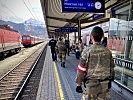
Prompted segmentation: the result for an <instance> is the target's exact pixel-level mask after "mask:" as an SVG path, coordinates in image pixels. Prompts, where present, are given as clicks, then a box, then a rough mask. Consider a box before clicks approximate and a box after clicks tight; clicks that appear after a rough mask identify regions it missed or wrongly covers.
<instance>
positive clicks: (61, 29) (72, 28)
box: [55, 27, 78, 32]
mask: <svg viewBox="0 0 133 100" xmlns="http://www.w3.org/2000/svg"><path fill="white" fill-rule="evenodd" d="M77 31H78V28H77V27H61V28H59V29H55V32H77Z"/></svg>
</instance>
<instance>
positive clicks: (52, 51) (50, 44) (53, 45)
mask: <svg viewBox="0 0 133 100" xmlns="http://www.w3.org/2000/svg"><path fill="white" fill-rule="evenodd" d="M56 43H57V41H56V40H54V38H53V37H52V39H51V40H50V41H49V46H50V48H51V53H52V59H53V61H56V60H57V55H56V50H55V46H56Z"/></svg>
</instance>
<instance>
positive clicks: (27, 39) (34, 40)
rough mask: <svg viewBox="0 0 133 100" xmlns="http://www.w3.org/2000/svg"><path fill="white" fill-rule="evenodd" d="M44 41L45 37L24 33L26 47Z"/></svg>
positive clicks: (23, 42)
mask: <svg viewBox="0 0 133 100" xmlns="http://www.w3.org/2000/svg"><path fill="white" fill-rule="evenodd" d="M43 41H44V39H42V38H39V37H36V36H32V35H28V34H25V35H22V44H23V46H24V47H30V46H33V45H35V44H38V43H41V42H43Z"/></svg>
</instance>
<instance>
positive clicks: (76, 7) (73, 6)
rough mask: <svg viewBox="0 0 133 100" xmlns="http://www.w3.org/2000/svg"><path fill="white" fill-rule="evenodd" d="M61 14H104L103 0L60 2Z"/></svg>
mask: <svg viewBox="0 0 133 100" xmlns="http://www.w3.org/2000/svg"><path fill="white" fill-rule="evenodd" d="M62 12H92V13H105V0H62Z"/></svg>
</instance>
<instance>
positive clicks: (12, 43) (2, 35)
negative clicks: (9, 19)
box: [0, 25, 21, 56]
mask: <svg viewBox="0 0 133 100" xmlns="http://www.w3.org/2000/svg"><path fill="white" fill-rule="evenodd" d="M20 50H21V35H20V34H19V32H17V31H15V30H13V29H11V28H10V26H9V25H0V56H6V55H7V54H8V53H16V52H19V51H20Z"/></svg>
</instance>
